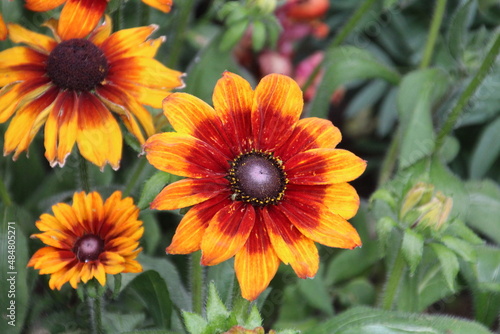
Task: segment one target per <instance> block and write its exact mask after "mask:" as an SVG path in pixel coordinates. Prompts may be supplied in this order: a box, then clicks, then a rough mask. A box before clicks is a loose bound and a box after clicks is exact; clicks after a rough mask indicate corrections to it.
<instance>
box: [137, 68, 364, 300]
mask: <svg viewBox="0 0 500 334" xmlns="http://www.w3.org/2000/svg"><path fill="white" fill-rule="evenodd" d="M213 103H214V108H212V107H211V106H209V105H208V104H206V103H205V102H203V101H202V100H200V99H198V98H196V97H194V96H192V95H189V94H185V93H174V94H171V95H170V96H168V97H167V98H166V99H165V100H164V103H163V110H164V113H165V115H166V117H167V118H168V120H169V121H170V123H171V125H172V126H173V128H174V129H175V130H176V132H171V133H161V134H155V135H153V136H152V137H150V138H149V139H148V140H147V141H146V144H145V145H144V151H145V153H146V154H147V159H148V160H149V162H150V163H151V164H152V165H153V166H155V167H156V168H158V169H160V170H163V171H165V172H169V173H173V174H177V175H181V176H185V177H187V178H186V179H183V180H181V181H177V182H175V183H172V184H170V185H168V186H167V187H165V188H164V189H163V190H162V191H161V193H160V194H159V195H158V196H157V197H156V198H155V200H154V201H153V202H152V203H151V208H153V209H159V210H172V209H177V208H182V207H188V206H193V207H192V208H191V209H190V210H189V211H188V213H187V214H186V215H185V216H184V218H183V219H182V221H181V222H180V225H179V226H178V228H177V231H176V233H175V235H174V238H173V240H172V243H171V245H170V246H169V247H168V248H167V252H168V253H170V254H188V253H191V252H195V251H197V250H199V249H201V251H202V259H201V263H202V264H203V265H215V264H218V263H220V262H222V261H225V260H227V259H229V258H231V257H233V256H235V271H236V275H237V278H238V281H239V284H240V287H241V291H242V295H243V297H244V298H246V299H248V300H254V299H255V298H257V297H258V296H259V294H260V293H261V292H262V291H263V290H264V289H265V288H266V287H267V286H268V285H269V282H270V280H271V279H272V278H273V277H274V275H275V273H276V271H277V269H278V266H279V264H280V261H281V262H284V263H285V264H290V265H291V266H292V268H293V269H294V271H295V273H296V274H297V275H298V276H299V277H300V278H306V277H313V276H314V275H315V274H316V272H317V270H318V266H319V256H318V250H317V248H316V245H315V242H318V243H321V244H323V245H326V246H330V247H340V248H354V247H358V246H360V245H361V240H360V238H359V235H358V233H357V232H356V230H355V229H354V227H352V226H351V225H350V224H349V222H347V220H346V219H349V218H351V217H353V216H354V215H355V214H356V212H357V210H358V207H359V197H358V195H357V193H356V190H355V189H354V188H353V187H352V186H351V185H349V184H348V183H347V182H349V181H351V180H354V179H355V178H357V177H358V176H359V175H361V174H362V173H363V171H364V170H365V168H366V162H365V161H364V160H362V159H360V158H358V157H357V156H355V155H354V154H352V153H351V152H349V151H346V150H342V149H336V148H335V147H336V145H337V144H338V143H339V142H340V140H341V134H340V131H339V130H338V129H337V128H336V127H335V126H333V124H332V123H331V122H330V121H327V120H324V119H319V118H305V119H300V120H299V117H300V115H301V112H302V108H303V98H302V92H301V91H300V88H299V86H298V85H297V84H296V83H295V81H293V80H292V79H290V78H289V77H286V76H284V75H278V74H271V75H268V76H266V77H264V78H263V79H262V80H261V82H260V83H259V84H258V86H257V87H256V89H255V90H253V89H252V88H251V86H250V84H249V83H248V82H247V81H246V80H244V79H243V78H241V77H239V76H238V75H235V74H232V73H229V72H226V73H224V75H223V77H222V79H220V80H219V81H218V83H217V85H216V86H215V91H214V94H213Z"/></svg>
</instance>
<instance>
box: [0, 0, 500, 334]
mask: <svg viewBox="0 0 500 334" xmlns="http://www.w3.org/2000/svg"><path fill="white" fill-rule="evenodd" d="M439 2H440V1H436V4H435V2H434V1H416V0H405V1H400V0H378V1H377V0H367V1H361V0H359V1H351V0H339V1H335V2H334V3H332V8H331V9H330V11H329V12H328V13H327V15H326V16H325V18H324V19H325V22H326V23H327V24H328V25H329V27H330V30H331V33H330V36H329V38H327V39H325V40H323V41H319V40H314V39H312V40H307V41H303V42H302V44H301V45H298V46H297V50H298V51H297V54H296V58H297V59H296V60H300V59H301V58H302V57H303V56H305V54H303V53H301V50H310V49H315V50H323V51H324V52H325V59H324V61H323V63H322V66H321V69H322V70H324V74H323V80H322V81H321V82H320V84H319V86H318V87H317V91H316V94H315V96H314V97H313V99H312V101H311V102H310V103H309V105H308V107H307V114H308V115H309V116H316V117H322V118H329V117H330V118H332V119H334V120H340V121H339V122H338V123H336V124H337V125H339V126H341V127H342V132H343V134H344V137H345V140H344V142H343V143H342V145H345V146H349V149H351V150H353V151H355V152H356V153H357V154H358V155H359V156H361V157H363V158H365V159H366V160H368V165H369V169H368V171H367V174H366V175H365V176H364V178H362V179H361V180H360V182H359V183H358V184H359V185H361V183H364V184H368V185H372V186H371V187H360V192H361V194H362V197H363V199H362V201H363V203H362V206H361V208H360V211H359V213H358V215H357V216H356V217H355V218H354V219H352V223H353V225H354V226H355V227H356V228H357V230H358V231H359V233H360V235H361V238H362V240H363V247H362V248H360V249H356V250H352V251H338V250H332V249H327V248H320V253H321V259H322V263H321V266H320V271H319V272H318V274H317V276H316V277H315V279H313V280H299V279H297V278H296V277H295V275H294V274H293V272H292V270H291V269H290V268H289V267H285V266H282V267H281V268H280V270H279V272H278V275H277V276H276V278H275V279H274V280H273V282H272V283H271V288H270V289H269V290H268V291H266V293H264V294H263V295H262V296H261V297H260V298H259V299H258V300H257V302H256V304H255V305H254V306H253V307H252V308H251V309H244V310H245V311H243V308H239V307H237V303H235V301H234V300H233V290H234V285H235V282H234V272H233V269H232V262H231V261H227V262H226V263H223V264H221V265H218V266H215V267H209V268H206V269H205V270H206V271H205V277H206V280H207V281H213V282H214V283H213V284H212V285H210V286H209V287H208V289H207V291H206V295H207V304H206V308H205V313H204V316H201V315H199V314H195V313H191V312H189V311H186V310H192V309H193V305H192V296H191V292H190V291H189V289H188V288H187V286H188V285H189V279H190V273H189V272H188V270H187V269H186V267H185V262H186V261H185V260H186V259H187V257H185V256H177V257H166V256H165V254H164V249H165V247H166V246H167V245H168V241H169V240H170V236H171V235H172V233H173V231H174V229H175V226H176V223H177V222H178V221H179V220H180V218H181V213H180V212H168V213H153V212H151V211H149V210H148V203H149V202H150V201H151V200H152V198H153V197H154V196H155V195H156V194H157V193H158V192H159V190H160V189H161V188H162V187H163V186H164V185H165V184H167V183H170V182H173V181H174V180H175V177H174V176H172V175H169V174H166V173H163V172H156V173H155V170H154V168H152V167H151V166H149V165H147V164H146V163H145V160H144V157H142V158H140V159H138V158H137V153H138V152H140V148H139V147H137V145H134V143H133V142H132V141H131V140H129V144H130V145H129V146H128V147H126V148H125V152H124V156H123V160H122V168H121V169H120V170H119V171H118V172H114V171H112V170H111V169H110V168H109V167H106V168H105V169H104V171H103V172H101V171H99V170H98V168H94V167H92V166H89V168H88V170H89V178H90V180H91V183H92V185H94V186H95V187H94V188H95V189H96V190H98V191H100V192H101V193H102V194H103V196H105V195H109V194H110V193H112V192H113V191H114V190H116V189H123V190H125V191H126V192H127V193H128V194H130V195H132V196H133V197H134V198H135V199H136V203H138V205H139V207H140V208H141V210H142V213H141V219H142V220H143V222H144V226H145V235H144V238H143V240H142V246H143V247H144V252H143V254H141V256H140V257H139V261H140V263H141V264H142V265H143V267H144V272H143V273H140V274H123V275H121V276H117V279H116V281H114V280H113V279H108V281H109V282H110V284H109V286H108V287H107V288H106V290H105V291H104V300H105V301H106V303H105V309H106V312H105V314H104V325H105V328H106V329H107V330H108V332H110V333H118V332H129V333H145V332H146V331H147V332H148V333H186V332H189V333H222V332H224V331H229V330H231V328H232V327H234V326H236V325H240V326H244V327H245V328H246V329H247V330H255V332H256V333H259V332H258V330H259V329H258V328H259V327H260V326H264V328H274V329H276V330H280V329H286V328H294V329H296V330H301V331H303V332H305V333H318V334H320V333H342V334H350V333H408V332H419V333H420V332H421V333H449V332H453V333H477V334H483V333H489V330H488V329H487V328H490V329H493V328H496V327H497V326H498V316H499V314H500V276H499V275H498V272H500V218H499V217H500V186H499V184H500V174H499V173H498V170H499V168H500V159H499V156H500V137H499V136H500V98H499V96H500V95H499V94H498V91H499V90H500V66H499V63H498V60H496V61H495V58H494V59H493V62H492V64H491V66H488V68H486V71H484V75H482V76H481V77H479V78H478V77H477V73H478V71H481V68H482V66H483V64H484V62H485V58H487V56H488V51H489V50H492V49H493V48H494V47H495V43H498V42H495V41H498V36H499V30H498V27H497V26H496V25H497V24H498V22H500V14H499V12H500V10H499V7H498V4H496V3H495V2H494V1H489V0H475V1H472V0H471V1H459V0H454V1H451V0H450V1H449V2H448V3H446V1H444V3H445V4H446V6H445V8H444V15H443V18H442V22H441V24H440V30H439V31H438V32H439V34H438V35H437V42H436V44H435V46H434V48H433V52H432V57H431V59H430V64H431V66H429V63H427V64H426V62H423V61H422V59H425V57H426V56H425V50H426V49H427V47H426V43H427V41H428V37H429V26H430V24H431V22H430V19H429V13H430V12H433V11H434V9H435V7H437V4H438V3H439ZM20 3H21V2H18V3H15V2H13V3H9V4H8V5H5V6H8V10H4V11H2V12H3V14H4V16H5V17H6V19H7V20H9V21H14V22H19V23H22V24H25V25H28V24H29V25H28V27H29V28H30V29H34V30H35V29H38V27H37V26H38V24H39V23H42V22H43V21H44V20H45V19H47V18H48V17H49V14H46V13H38V14H33V13H29V12H26V11H23V9H22V6H21V4H20ZM138 3H139V1H138ZM260 3H265V1H249V2H244V1H240V2H238V1H230V2H227V3H226V1H222V0H212V1H209V2H205V1H198V2H196V1H193V0H191V1H176V2H175V6H176V8H174V9H175V10H173V11H172V15H170V16H168V17H167V18H165V16H159V15H160V14H159V13H156V12H154V11H152V12H151V13H150V16H149V20H150V22H149V23H152V22H154V23H158V22H160V23H161V24H160V31H159V33H160V34H162V35H163V34H164V35H167V36H169V40H167V43H166V45H165V47H162V49H161V50H160V53H159V55H158V58H159V59H162V60H166V63H168V64H169V65H170V66H172V67H174V68H176V67H177V68H178V69H181V70H185V71H186V72H187V76H186V88H185V89H184V91H186V92H188V93H191V94H193V95H195V96H198V97H200V98H202V99H204V100H205V101H207V102H209V103H210V99H211V94H212V91H213V87H214V84H215V82H216V80H217V79H219V78H220V74H221V73H222V72H223V71H224V70H230V71H233V72H236V73H240V74H243V75H246V76H247V77H248V79H249V80H252V77H251V76H250V75H249V72H248V69H245V68H242V67H241V65H240V64H238V63H237V61H236V60H235V58H234V57H233V55H232V53H231V49H232V48H233V47H234V45H235V44H236V42H237V41H238V40H239V39H240V38H241V37H242V36H243V34H244V33H245V32H246V31H247V27H249V26H251V27H253V29H254V33H255V35H253V37H252V38H253V40H252V45H253V52H255V53H257V52H258V51H259V50H261V49H262V48H272V45H273V44H274V43H275V41H276V38H277V37H276V35H277V34H278V33H279V29H278V26H277V23H276V20H275V18H274V17H273V15H272V11H269V10H266V9H265V8H264V9H263V7H261V5H260ZM250 4H254V5H255V4H257V5H259V6H260V7H258V6H257V7H256V5H255V6H252V5H250ZM118 6H119V4H118V1H116V3H115V2H113V1H111V6H110V10H111V11H112V13H113V12H116V11H115V9H116V8H117V7H118ZM134 6H135V2H130V1H129V2H127V6H125V9H124V11H122V12H120V15H121V17H122V18H123V20H122V22H120V20H115V22H120V23H119V24H120V25H122V26H123V27H129V26H137V24H138V22H137V15H135V13H136V9H135V7H134ZM138 6H140V5H138ZM4 8H7V7H4ZM193 8H194V10H193ZM362 8H365V10H364V11H361V10H360V9H362ZM141 10H145V9H144V8H142V9H141ZM186 12H187V13H188V16H187V17H190V18H191V19H190V21H183V17H184V16H183V15H184V14H185V13H186ZM358 13H359V15H358ZM44 15H46V16H44ZM186 22H187V24H185V25H184V23H186ZM351 23H352V24H353V25H354V26H350V24H351ZM349 27H350V28H349ZM344 32H345V34H343V33H344ZM339 36H340V37H339ZM9 43H10V42H8V41H6V42H1V45H0V46H1V47H2V49H5V48H7V47H11V46H12V44H9ZM253 79H257V78H253ZM475 80H477V81H475ZM474 82H477V83H478V84H479V85H478V86H477V87H476V88H475V89H473V91H472V92H469V90H468V89H469V87H471V86H470V85H471V84H473V83H474ZM342 87H343V88H345V89H346V90H347V94H346V98H345V101H344V102H343V104H342V105H341V106H340V107H338V108H336V109H332V106H331V104H330V97H331V95H332V93H333V92H334V91H336V90H338V89H339V88H342ZM469 93H471V94H469ZM467 94H469V95H467ZM464 96H465V97H467V99H465V101H464ZM452 110H458V111H459V113H458V118H457V119H456V120H455V121H454V122H453V124H451V125H452V127H453V128H454V129H453V130H454V131H453V133H452V132H451V131H444V130H443V129H446V126H447V124H448V121H449V119H450V115H452V112H451V111H452ZM152 112H153V113H155V114H157V113H159V111H152ZM5 129H6V127H5V126H2V127H1V128H0V132H1V133H0V135H1V138H3V133H4V132H5ZM165 130H166V129H165ZM450 130H451V129H450ZM42 149H43V143H42V140H41V138H40V137H37V138H36V139H35V142H34V143H33V144H32V145H31V147H30V157H29V159H28V158H26V157H20V158H19V160H18V161H16V162H13V161H11V160H10V159H8V158H4V159H1V160H0V172H1V177H2V180H3V183H4V184H5V185H6V186H7V188H8V192H9V194H10V195H11V198H12V202H13V203H2V210H1V211H0V216H1V217H2V219H1V225H0V245H1V247H2V250H3V249H4V245H7V232H6V231H7V230H8V222H10V221H11V222H16V224H15V226H16V272H17V275H16V324H17V326H16V327H12V326H10V325H8V324H7V322H5V321H2V322H0V332H8V333H15V332H23V331H31V330H35V329H36V328H45V329H47V330H48V331H50V332H53V333H58V332H62V333H79V332H80V333H82V332H85V331H86V330H85V328H87V322H88V320H87V319H88V314H87V312H88V311H87V309H86V305H85V304H84V303H81V302H80V301H79V298H78V293H77V292H75V291H74V290H72V289H71V288H70V287H68V286H64V287H63V289H62V290H61V291H51V290H49V288H48V284H47V277H45V276H39V275H38V274H37V273H36V272H35V271H33V270H27V269H26V268H25V267H24V264H25V263H27V261H28V258H29V256H30V255H31V254H33V253H34V251H35V250H36V249H37V248H39V247H40V243H39V242H37V241H35V240H29V239H28V238H27V236H29V235H31V234H32V233H35V232H36V231H35V227H34V224H33V222H35V221H36V218H37V217H38V216H39V215H40V214H41V213H43V212H48V211H49V210H50V206H51V205H52V204H54V203H56V202H61V201H64V200H67V199H68V198H70V196H71V195H72V193H73V192H74V190H75V180H80V179H81V178H80V173H81V172H82V169H81V168H80V165H81V164H82V162H81V161H78V159H77V158H75V157H74V156H70V157H69V158H68V161H67V163H66V166H65V167H64V168H63V169H50V168H48V167H47V163H46V161H45V160H44V157H43V151H42ZM76 182H78V181H76ZM418 182H426V183H428V184H432V185H433V186H434V187H435V189H436V191H440V192H442V193H443V194H444V195H445V196H446V197H448V198H451V199H452V201H453V207H452V210H451V212H450V215H449V219H448V222H447V224H446V226H445V227H444V228H443V229H441V230H439V231H432V230H429V229H420V230H419V229H416V228H414V226H413V224H408V222H407V221H404V219H402V217H401V215H400V212H401V208H402V206H403V205H404V199H405V196H406V195H407V194H408V192H409V191H410V190H411V188H412V187H413V186H414V185H415V184H417V183H418ZM79 187H80V185H78V184H77V185H76V188H79ZM369 198H370V201H369V203H368V199H369ZM3 254H4V253H3V251H2V258H0V270H1V272H0V280H1V281H2V282H3V283H4V282H5V279H6V277H5V275H7V271H6V270H5V269H4V268H8V263H7V262H6V261H7V258H6V257H5V256H3ZM398 254H402V259H403V261H402V262H401V261H400V263H399V264H401V263H402V268H403V269H402V274H401V276H400V280H399V281H397V282H396V283H397V284H396V287H394V286H392V287H388V286H387V285H388V284H387V283H386V284H385V285H384V281H386V279H387V281H389V278H390V275H391V273H392V272H393V270H394V268H395V267H396V264H397V263H398ZM119 277H120V278H119ZM3 283H2V284H1V285H0V296H2V297H1V299H2V312H4V311H3V310H5V307H4V304H3V302H4V300H6V298H4V297H5V296H7V294H8V289H9V287H8V286H7V285H5V284H3ZM388 289H392V290H391V291H393V293H394V296H393V300H392V301H391V302H386V303H385V304H384V300H385V296H384V294H386V293H387V291H388ZM217 291H218V292H217ZM247 310H249V311H248V313H245V312H246V311H247ZM257 311H259V312H260V315H259V313H258V312H257ZM423 313H435V314H431V315H428V314H427V315H423ZM449 314H452V315H458V316H461V317H462V318H468V320H463V319H459V318H456V317H450V316H449ZM82 328H83V329H82ZM293 332H294V331H289V332H287V331H285V330H283V331H282V332H278V333H293ZM233 333H238V332H237V331H233Z"/></svg>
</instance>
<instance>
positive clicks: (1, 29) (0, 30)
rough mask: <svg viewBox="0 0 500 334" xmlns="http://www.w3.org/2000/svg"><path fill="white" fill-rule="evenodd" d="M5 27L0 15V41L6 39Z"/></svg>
mask: <svg viewBox="0 0 500 334" xmlns="http://www.w3.org/2000/svg"><path fill="white" fill-rule="evenodd" d="M7 33H8V30H7V26H6V25H5V21H4V20H3V16H2V13H0V41H3V40H5V39H6V38H7Z"/></svg>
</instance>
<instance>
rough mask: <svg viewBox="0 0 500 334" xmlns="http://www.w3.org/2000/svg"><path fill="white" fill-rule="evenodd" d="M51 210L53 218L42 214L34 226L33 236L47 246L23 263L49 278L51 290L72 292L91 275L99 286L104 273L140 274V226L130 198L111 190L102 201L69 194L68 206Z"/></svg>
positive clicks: (95, 193) (93, 195)
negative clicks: (65, 287) (68, 287)
mask: <svg viewBox="0 0 500 334" xmlns="http://www.w3.org/2000/svg"><path fill="white" fill-rule="evenodd" d="M52 211H53V213H54V215H50V214H47V213H45V214H42V215H41V216H40V220H39V221H37V222H36V226H37V227H38V229H39V230H40V231H42V232H43V233H40V234H34V235H32V237H36V238H38V239H40V240H41V241H42V242H43V243H44V244H46V245H47V247H43V248H41V249H39V250H38V251H37V252H36V253H35V254H34V255H33V257H32V258H31V259H30V260H29V262H28V267H34V268H35V269H40V274H41V275H43V274H50V275H51V276H50V280H49V287H50V288H51V289H52V290H54V289H58V290H60V289H61V287H62V286H63V285H64V283H66V282H69V284H71V286H72V287H73V288H74V289H76V288H77V285H78V283H80V282H83V283H87V282H88V281H89V280H90V279H92V278H94V277H95V278H96V279H97V281H99V283H100V284H101V285H103V286H104V285H105V284H106V274H111V275H116V274H118V273H122V272H123V273H137V272H141V271H142V267H141V265H140V264H139V262H137V261H136V260H135V258H136V257H137V255H138V254H139V253H140V252H141V250H142V249H141V248H139V239H140V238H141V236H142V233H143V231H144V228H143V227H142V222H141V221H140V220H137V217H138V216H139V209H138V208H137V207H136V206H135V205H134V203H133V200H132V198H130V197H127V198H124V199H122V194H121V192H120V191H116V192H115V193H113V194H112V195H111V197H109V198H108V199H107V200H106V202H104V203H103V201H102V198H101V196H100V195H99V194H98V193H97V192H91V193H90V194H85V193H84V192H80V193H75V194H74V195H73V205H71V206H69V205H68V204H65V203H58V204H56V205H54V206H52Z"/></svg>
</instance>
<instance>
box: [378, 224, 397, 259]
mask: <svg viewBox="0 0 500 334" xmlns="http://www.w3.org/2000/svg"><path fill="white" fill-rule="evenodd" d="M397 226H398V223H397V222H396V221H395V220H394V219H393V218H391V217H388V216H386V217H382V218H380V219H379V220H378V221H377V224H376V226H375V227H376V229H377V236H378V238H379V244H380V247H381V249H382V251H383V253H385V249H386V247H387V243H388V242H389V240H390V236H391V234H392V232H393V231H394V229H395V228H396V227H397Z"/></svg>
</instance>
